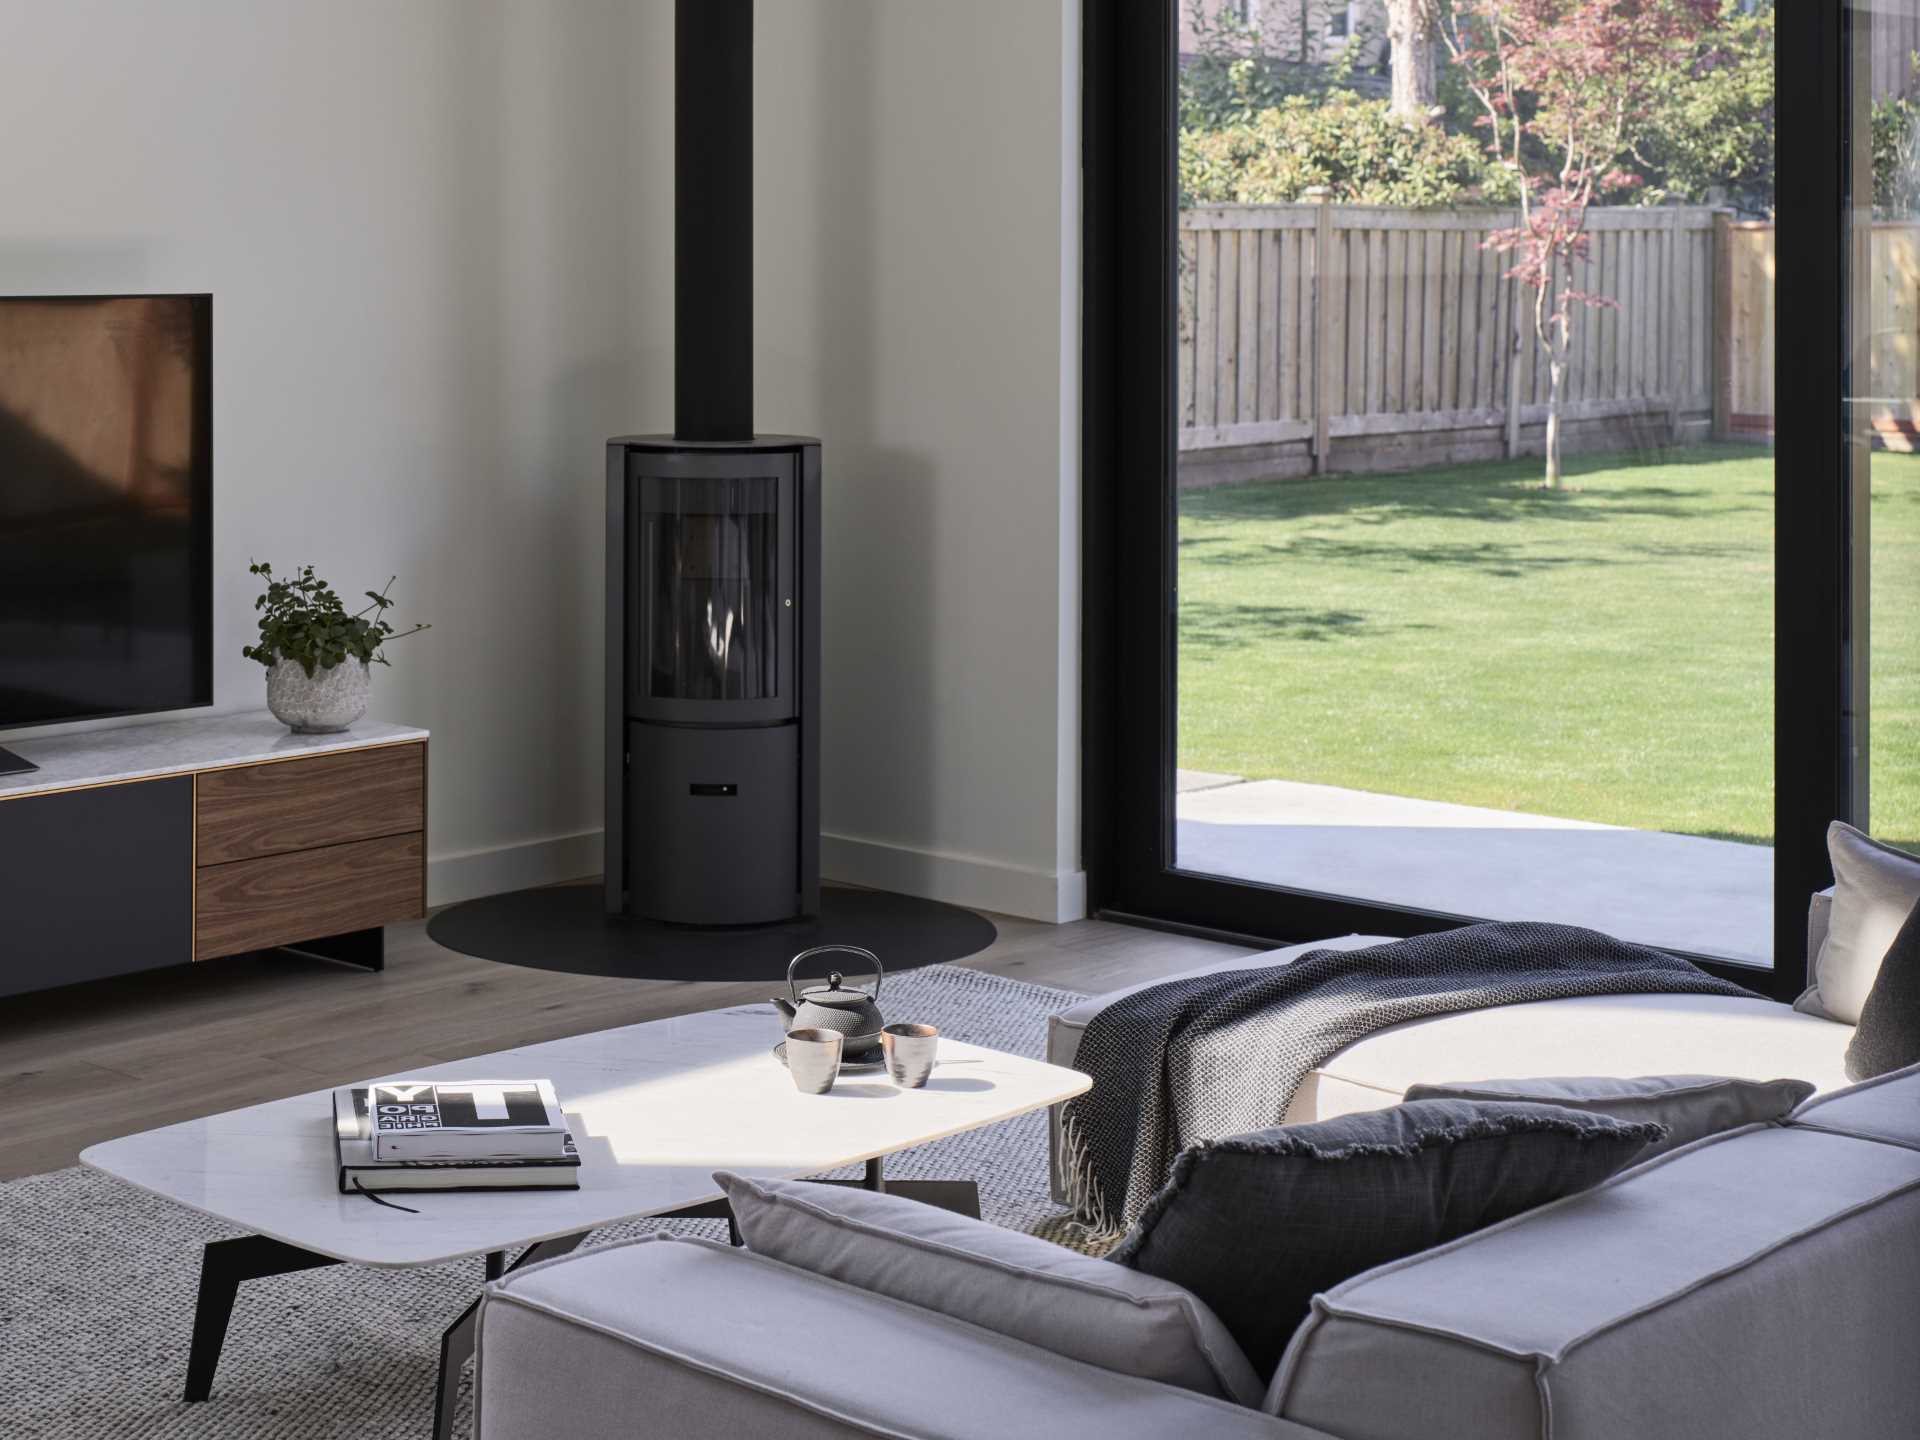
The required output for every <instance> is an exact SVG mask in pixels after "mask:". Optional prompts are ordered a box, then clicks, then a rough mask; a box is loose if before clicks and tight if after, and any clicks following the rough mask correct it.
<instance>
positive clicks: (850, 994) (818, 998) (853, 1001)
mask: <svg viewBox="0 0 1920 1440" xmlns="http://www.w3.org/2000/svg"><path fill="white" fill-rule="evenodd" d="M843 979H845V977H844V976H843V975H841V973H840V972H839V971H838V970H835V971H833V972H832V973H831V974H829V975H828V976H827V983H826V984H824V985H809V986H808V987H807V988H806V989H805V990H802V991H801V992H800V998H801V999H802V1000H805V1001H808V1002H810V1003H812V1004H814V1005H831V1006H836V1007H838V1006H849V1007H853V1006H860V1005H867V1004H871V1003H872V1001H873V996H871V995H869V994H868V993H867V992H866V991H864V990H861V989H859V988H857V987H855V986H852V985H842V984H841V983H840V982H841V981H842V980H843Z"/></svg>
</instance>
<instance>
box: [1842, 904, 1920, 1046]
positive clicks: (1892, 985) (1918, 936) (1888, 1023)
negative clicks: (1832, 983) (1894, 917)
mask: <svg viewBox="0 0 1920 1440" xmlns="http://www.w3.org/2000/svg"><path fill="white" fill-rule="evenodd" d="M1914 1064H1920V905H1915V906H1914V908H1913V909H1912V910H1910V911H1908V912H1907V919H1906V923H1905V924H1904V925H1902V926H1901V927H1900V933H1899V934H1898V935H1896V936H1894V937H1893V944H1891V945H1889V946H1888V947H1887V953H1886V954H1885V955H1884V956H1882V957H1881V960H1880V973H1879V974H1878V975H1876V976H1875V977H1874V981H1873V989H1871V990H1869V991H1868V992H1867V999H1866V1003H1865V1004H1864V1005H1862V1006H1861V1007H1860V1024H1859V1026H1858V1028H1856V1029H1855V1030H1854V1032H1853V1042H1852V1043H1851V1044H1850V1045H1848V1046H1847V1074H1848V1075H1849V1076H1850V1077H1851V1078H1853V1079H1855V1080H1868V1079H1871V1078H1872V1077H1873V1076H1875V1075H1884V1074H1886V1073H1887V1072H1888V1071H1889V1070H1899V1069H1903V1068H1904V1067H1906V1066H1908V1065H1914Z"/></svg>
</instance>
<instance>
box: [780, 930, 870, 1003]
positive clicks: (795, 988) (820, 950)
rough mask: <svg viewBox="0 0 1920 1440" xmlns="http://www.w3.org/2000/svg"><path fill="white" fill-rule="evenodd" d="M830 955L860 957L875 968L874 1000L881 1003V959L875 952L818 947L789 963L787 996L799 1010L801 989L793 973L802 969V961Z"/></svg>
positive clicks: (841, 946)
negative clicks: (790, 997)
mask: <svg viewBox="0 0 1920 1440" xmlns="http://www.w3.org/2000/svg"><path fill="white" fill-rule="evenodd" d="M830 954H840V955H858V956H859V957H860V958H861V959H862V960H864V961H866V962H867V963H868V964H869V965H871V966H872V967H873V997H872V998H873V1001H874V1003H875V1004H878V1003H879V1002H880V977H881V969H880V957H879V956H878V955H876V954H874V953H873V951H871V950H863V949H861V948H860V947H859V946H858V945H816V946H814V947H813V948H812V949H811V950H802V951H801V952H800V953H799V954H798V955H796V956H794V957H793V959H791V960H789V961H788V962H787V994H788V995H790V996H792V997H793V1003H794V1005H795V1007H796V1008H797V1007H798V1006H799V1004H800V987H799V984H798V982H797V981H796V980H795V979H794V976H793V972H794V971H795V970H797V969H799V968H800V962H801V961H802V960H810V959H812V958H813V957H814V956H815V955H830Z"/></svg>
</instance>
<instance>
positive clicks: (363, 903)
mask: <svg viewBox="0 0 1920 1440" xmlns="http://www.w3.org/2000/svg"><path fill="white" fill-rule="evenodd" d="M425 852H426V846H425V837H424V836H423V835H421V834H420V833H418V832H416V833H414V834H412V835H387V836H383V837H381V838H380V839H377V840H359V841H355V842H353V843H351V844H347V845H329V846H326V847H325V848H323V849H318V850H302V851H297V852H295V853H293V854H289V855H265V856H261V857H259V858H257V859H252V860H235V861H232V862H230V863H228V864H225V865H208V866H204V867H202V868H201V869H199V870H197V871H195V872H194V912H193V954H194V958H195V959H196V960H211V959H213V958H214V957H215V956H217V955H237V954H239V953H241V952H242V951H245V950H264V949H266V948H268V947H269V946H273V945H285V944H290V943H292V942H294V941H297V940H314V939H318V938H320V937H322V936H326V935H340V934H344V933H345V932H347V931H349V930H365V929H370V928H372V927H373V926H375V925H388V924H391V923H392V922H394V921H396V920H412V919H417V918H418V917H419V916H420V915H422V914H423V913H425V910H426V903H425V902H426V893H425V871H424V868H423V857H424V855H425Z"/></svg>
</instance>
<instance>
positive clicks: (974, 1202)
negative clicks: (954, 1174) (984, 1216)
mask: <svg viewBox="0 0 1920 1440" xmlns="http://www.w3.org/2000/svg"><path fill="white" fill-rule="evenodd" d="M813 1183H814V1184H816V1185H858V1186H859V1187H860V1188H861V1189H862V1190H872V1191H874V1192H876V1193H878V1194H881V1195H901V1196H904V1197H905V1198H907V1199H908V1200H918V1201H919V1202H920V1203H921V1204H922V1205H932V1206H934V1207H935V1208H937V1209H940V1210H951V1211H953V1212H954V1213H955V1214H956V1215H966V1216H970V1217H971V1218H973V1219H975V1220H978V1219H979V1218H980V1187H979V1186H978V1185H976V1184H975V1183H974V1182H973V1181H971V1180H889V1179H888V1178H887V1177H886V1173H885V1172H884V1171H883V1170H882V1168H881V1162H880V1159H879V1157H877V1156H876V1157H875V1158H874V1159H872V1160H869V1161H867V1173H866V1174H865V1175H864V1176H862V1177H861V1178H860V1179H858V1180H816V1181H814V1182H813Z"/></svg>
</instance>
